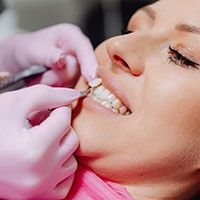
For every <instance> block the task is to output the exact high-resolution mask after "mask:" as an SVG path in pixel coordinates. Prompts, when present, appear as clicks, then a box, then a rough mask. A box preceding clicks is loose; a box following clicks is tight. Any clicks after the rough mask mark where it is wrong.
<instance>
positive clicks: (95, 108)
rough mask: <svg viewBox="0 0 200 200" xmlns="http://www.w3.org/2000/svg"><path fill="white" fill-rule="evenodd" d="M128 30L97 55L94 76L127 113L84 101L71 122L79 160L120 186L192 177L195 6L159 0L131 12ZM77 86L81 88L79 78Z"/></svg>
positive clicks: (197, 140) (199, 98)
mask: <svg viewBox="0 0 200 200" xmlns="http://www.w3.org/2000/svg"><path fill="white" fill-rule="evenodd" d="M128 30H129V31H131V33H130V34H126V35H122V36H117V37H114V38H111V39H109V40H107V41H105V42H104V43H103V44H101V45H100V46H99V47H98V48H97V50H96V56H97V59H98V62H99V68H98V72H97V76H98V77H100V78H102V80H103V85H104V87H105V88H107V89H108V90H109V91H110V92H111V93H113V94H115V96H117V97H118V98H119V99H120V100H121V101H122V102H123V103H124V104H125V105H126V106H128V108H129V109H130V110H131V112H132V113H131V114H130V115H120V114H116V113H114V112H112V111H111V110H109V109H108V108H105V106H103V105H101V104H100V103H97V102H96V101H95V100H92V99H91V98H90V97H87V98H85V99H84V100H83V102H81V104H79V106H77V108H76V109H75V115H76V116H75V118H74V120H73V127H74V128H75V130H76V132H77V134H78V136H79V138H80V147H79V149H78V151H77V155H78V156H80V160H81V161H82V162H84V163H85V164H86V165H88V166H89V167H90V168H91V169H93V170H94V171H95V172H96V173H97V174H99V175H101V176H103V177H107V178H109V179H111V180H114V181H117V182H119V183H125V184H126V183H139V182H144V181H146V182H148V181H156V180H161V179H163V180H164V179H165V180H167V179H171V178H174V179H176V178H177V179H178V178H180V177H182V179H184V178H186V177H187V178H189V177H190V176H191V177H192V176H193V175H194V173H195V172H196V170H197V169H198V167H199V165H200V2H199V0H190V1H189V0H176V1H174V0H161V1H159V2H158V3H155V4H153V5H151V6H149V7H145V8H143V9H141V10H139V11H138V12H137V13H136V14H134V15H133V17H132V18H131V20H130V22H129V25H128ZM77 88H79V89H81V90H82V89H86V88H87V86H86V85H85V82H84V81H83V79H82V80H80V81H79V84H78V86H77ZM80 107H82V108H81V110H79V109H80ZM78 111H79V113H77V112H78ZM198 176H199V174H198ZM196 177H197V176H196Z"/></svg>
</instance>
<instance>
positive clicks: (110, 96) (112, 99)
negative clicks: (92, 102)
mask: <svg viewBox="0 0 200 200" xmlns="http://www.w3.org/2000/svg"><path fill="white" fill-rule="evenodd" d="M115 99H116V97H115V95H114V94H110V95H109V96H108V97H107V99H106V100H107V101H109V102H112V101H114V100H115Z"/></svg>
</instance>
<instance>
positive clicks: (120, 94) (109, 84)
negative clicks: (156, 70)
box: [97, 67, 132, 111]
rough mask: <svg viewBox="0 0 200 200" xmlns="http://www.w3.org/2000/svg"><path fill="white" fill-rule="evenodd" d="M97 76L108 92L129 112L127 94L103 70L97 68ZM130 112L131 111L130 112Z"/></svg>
mask: <svg viewBox="0 0 200 200" xmlns="http://www.w3.org/2000/svg"><path fill="white" fill-rule="evenodd" d="M97 76H98V77H100V78H102V80H103V85H104V86H105V87H106V88H107V89H108V90H110V91H111V92H112V93H113V94H114V95H115V96H116V97H117V98H118V99H120V100H121V102H122V103H123V104H124V105H125V106H126V107H128V108H129V109H130V110H131V105H130V103H129V100H128V97H127V94H126V93H125V92H124V91H125V89H124V88H122V86H121V85H120V84H119V83H118V82H117V80H116V79H115V78H113V77H112V76H111V74H109V73H108V72H107V71H105V70H103V68H101V67H99V68H98V70H97ZM131 111H132V110H131Z"/></svg>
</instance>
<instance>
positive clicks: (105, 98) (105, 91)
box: [100, 89, 110, 100]
mask: <svg viewBox="0 0 200 200" xmlns="http://www.w3.org/2000/svg"><path fill="white" fill-rule="evenodd" d="M108 95H110V91H109V90H107V89H105V90H104V91H103V92H101V94H100V97H101V98H102V99H103V100H107V97H108Z"/></svg>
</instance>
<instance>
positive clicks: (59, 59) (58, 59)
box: [50, 49, 66, 69]
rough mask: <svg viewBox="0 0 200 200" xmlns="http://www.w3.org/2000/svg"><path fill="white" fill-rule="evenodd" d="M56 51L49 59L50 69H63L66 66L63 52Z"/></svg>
mask: <svg viewBox="0 0 200 200" xmlns="http://www.w3.org/2000/svg"><path fill="white" fill-rule="evenodd" d="M56 51H57V52H56V53H54V55H53V56H52V57H51V58H50V63H51V65H52V66H51V67H52V68H54V69H63V68H65V65H66V62H65V55H64V52H62V50H60V49H56Z"/></svg>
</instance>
